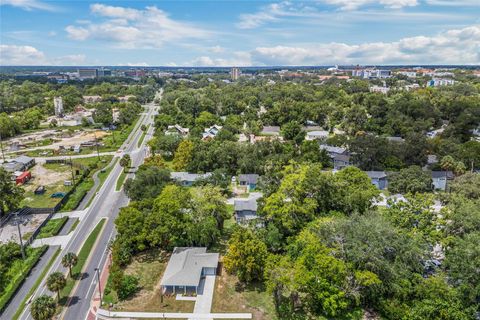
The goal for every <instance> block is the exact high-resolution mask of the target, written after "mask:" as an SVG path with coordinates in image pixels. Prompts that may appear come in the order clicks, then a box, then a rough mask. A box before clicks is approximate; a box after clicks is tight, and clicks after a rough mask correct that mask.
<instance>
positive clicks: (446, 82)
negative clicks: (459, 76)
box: [427, 78, 455, 87]
mask: <svg viewBox="0 0 480 320" xmlns="http://www.w3.org/2000/svg"><path fill="white" fill-rule="evenodd" d="M454 84H455V80H452V79H439V78H435V79H432V80H430V81H428V82H427V87H441V86H451V85H454Z"/></svg>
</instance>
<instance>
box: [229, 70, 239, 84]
mask: <svg viewBox="0 0 480 320" xmlns="http://www.w3.org/2000/svg"><path fill="white" fill-rule="evenodd" d="M230 75H231V76H232V80H233V81H235V80H238V78H239V77H240V69H239V68H237V67H233V68H232V70H231V71H230Z"/></svg>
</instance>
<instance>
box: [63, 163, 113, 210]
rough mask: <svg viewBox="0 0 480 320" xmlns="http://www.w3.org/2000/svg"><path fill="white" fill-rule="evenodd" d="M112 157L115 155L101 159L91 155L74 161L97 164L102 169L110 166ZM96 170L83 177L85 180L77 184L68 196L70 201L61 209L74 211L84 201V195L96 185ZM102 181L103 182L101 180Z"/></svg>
mask: <svg viewBox="0 0 480 320" xmlns="http://www.w3.org/2000/svg"><path fill="white" fill-rule="evenodd" d="M112 158H113V156H103V157H101V160H100V161H99V160H98V158H97V157H89V158H81V159H76V160H75V161H74V162H75V163H79V164H81V165H84V166H92V165H95V164H96V165H97V169H99V170H102V169H103V168H105V167H106V166H108V164H109V163H110V161H112ZM95 171H96V170H92V171H90V173H89V175H88V177H85V179H83V181H82V182H81V183H80V184H78V185H77V188H76V189H75V191H74V192H73V193H72V194H71V195H70V197H69V198H68V201H67V202H66V203H65V204H64V205H63V207H62V209H61V211H72V210H75V209H76V208H77V206H78V205H79V204H80V201H82V199H83V197H84V196H85V195H86V194H87V192H88V191H90V189H92V188H93V186H94V185H95V182H94V181H93V178H92V176H93V175H94V173H95ZM101 183H103V182H102V181H101Z"/></svg>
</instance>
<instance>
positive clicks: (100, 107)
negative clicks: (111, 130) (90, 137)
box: [93, 102, 113, 125]
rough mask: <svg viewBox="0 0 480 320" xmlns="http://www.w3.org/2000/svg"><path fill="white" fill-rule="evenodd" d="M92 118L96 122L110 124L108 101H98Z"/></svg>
mask: <svg viewBox="0 0 480 320" xmlns="http://www.w3.org/2000/svg"><path fill="white" fill-rule="evenodd" d="M93 120H95V122H96V123H101V124H103V125H110V124H112V123H113V114H112V105H111V104H110V103H105V102H102V103H98V104H97V105H96V107H95V113H94V114H93Z"/></svg>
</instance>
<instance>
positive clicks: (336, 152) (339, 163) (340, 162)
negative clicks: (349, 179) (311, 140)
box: [320, 144, 351, 170]
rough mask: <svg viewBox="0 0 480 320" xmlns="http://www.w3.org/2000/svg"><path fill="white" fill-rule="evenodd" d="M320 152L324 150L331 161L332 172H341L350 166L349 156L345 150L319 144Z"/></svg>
mask: <svg viewBox="0 0 480 320" xmlns="http://www.w3.org/2000/svg"><path fill="white" fill-rule="evenodd" d="M320 150H325V151H326V152H327V153H328V155H329V156H330V158H331V159H332V162H333V169H334V170H341V169H343V168H345V167H348V166H350V165H351V163H350V154H349V153H348V151H347V149H345V148H342V147H335V146H329V145H326V144H321V145H320Z"/></svg>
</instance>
